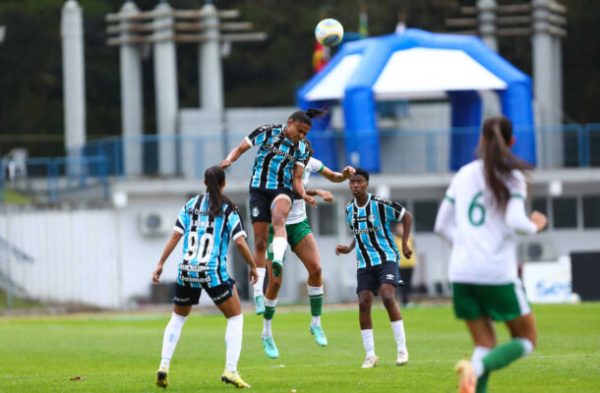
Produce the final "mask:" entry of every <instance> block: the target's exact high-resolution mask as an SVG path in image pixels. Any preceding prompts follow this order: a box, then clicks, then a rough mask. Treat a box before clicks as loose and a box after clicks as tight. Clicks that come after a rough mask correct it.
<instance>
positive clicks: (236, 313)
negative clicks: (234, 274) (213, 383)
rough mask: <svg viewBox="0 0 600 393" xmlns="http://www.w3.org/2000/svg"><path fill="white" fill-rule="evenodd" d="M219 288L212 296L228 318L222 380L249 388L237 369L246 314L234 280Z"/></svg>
mask: <svg viewBox="0 0 600 393" xmlns="http://www.w3.org/2000/svg"><path fill="white" fill-rule="evenodd" d="M217 288H219V289H218V290H215V288H213V289H212V291H211V297H212V298H213V301H215V304H216V306H217V307H218V308H219V310H221V312H222V313H223V315H224V316H225V318H227V327H226V328H225V370H224V371H223V375H222V376H221V380H222V381H223V382H226V383H230V384H232V385H234V386H235V387H238V388H249V387H250V385H249V384H248V383H246V382H245V381H244V380H243V379H242V378H241V377H240V374H239V373H238V370H237V365H238V361H239V359H240V354H241V352H242V336H243V331H244V316H243V314H242V308H241V305H240V298H239V296H238V293H237V289H236V287H235V285H234V284H233V281H230V282H228V283H226V284H223V285H219V287H217ZM215 299H218V300H215ZM222 299H225V300H222Z"/></svg>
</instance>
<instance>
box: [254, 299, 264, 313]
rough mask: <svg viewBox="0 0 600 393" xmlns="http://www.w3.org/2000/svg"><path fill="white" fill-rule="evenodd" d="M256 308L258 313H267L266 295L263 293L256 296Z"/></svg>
mask: <svg viewBox="0 0 600 393" xmlns="http://www.w3.org/2000/svg"><path fill="white" fill-rule="evenodd" d="M254 308H255V309H256V315H262V314H264V313H265V297H264V296H263V295H258V296H254Z"/></svg>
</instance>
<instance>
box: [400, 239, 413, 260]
mask: <svg viewBox="0 0 600 393" xmlns="http://www.w3.org/2000/svg"><path fill="white" fill-rule="evenodd" d="M402 254H404V256H405V257H406V258H410V257H411V256H412V254H413V251H412V250H411V249H410V247H409V246H408V243H402Z"/></svg>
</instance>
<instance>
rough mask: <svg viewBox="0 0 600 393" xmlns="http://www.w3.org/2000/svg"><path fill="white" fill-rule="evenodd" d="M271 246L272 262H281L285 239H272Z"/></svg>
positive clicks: (285, 243) (285, 246)
mask: <svg viewBox="0 0 600 393" xmlns="http://www.w3.org/2000/svg"><path fill="white" fill-rule="evenodd" d="M271 244H272V245H273V260H274V261H279V262H282V261H283V256H284V255H285V250H286V248H287V239H286V238H285V237H274V238H273V242H272V243H271Z"/></svg>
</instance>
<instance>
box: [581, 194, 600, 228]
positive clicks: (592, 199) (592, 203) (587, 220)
mask: <svg viewBox="0 0 600 393" xmlns="http://www.w3.org/2000/svg"><path fill="white" fill-rule="evenodd" d="M583 227H584V228H600V195H591V196H584V197H583Z"/></svg>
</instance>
